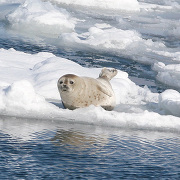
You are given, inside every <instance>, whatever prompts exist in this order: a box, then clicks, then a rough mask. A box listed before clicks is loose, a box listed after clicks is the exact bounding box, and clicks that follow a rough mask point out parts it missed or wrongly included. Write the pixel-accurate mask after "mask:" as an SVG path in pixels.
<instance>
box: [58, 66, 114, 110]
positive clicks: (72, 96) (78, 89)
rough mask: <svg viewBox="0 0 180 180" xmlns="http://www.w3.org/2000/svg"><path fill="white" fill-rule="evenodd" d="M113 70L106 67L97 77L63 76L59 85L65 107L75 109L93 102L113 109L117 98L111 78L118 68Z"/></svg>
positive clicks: (95, 104) (107, 108)
mask: <svg viewBox="0 0 180 180" xmlns="http://www.w3.org/2000/svg"><path fill="white" fill-rule="evenodd" d="M106 71H107V72H106ZM111 71H112V70H111ZM111 71H108V69H106V68H104V69H103V70H102V71H101V73H100V75H99V78H97V79H94V78H90V77H79V76H76V75H74V74H66V75H64V76H62V77H61V78H60V79H59V80H58V83H57V86H58V90H59V93H60V96H61V100H62V102H63V104H64V106H65V108H68V109H71V110H73V109H76V108H80V107H87V106H89V105H91V104H93V105H94V106H101V107H103V108H104V109H106V110H112V109H113V108H114V106H115V104H116V99H115V95H114V92H113V89H112V87H111V84H110V82H109V80H110V79H111V78H112V77H114V75H116V74H117V70H114V69H113V71H112V72H111Z"/></svg>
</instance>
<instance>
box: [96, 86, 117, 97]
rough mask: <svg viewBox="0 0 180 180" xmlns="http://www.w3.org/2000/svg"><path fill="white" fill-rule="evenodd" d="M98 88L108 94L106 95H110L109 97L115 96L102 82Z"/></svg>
mask: <svg viewBox="0 0 180 180" xmlns="http://www.w3.org/2000/svg"><path fill="white" fill-rule="evenodd" d="M97 89H98V90H99V91H101V92H102V93H104V94H106V95H107V96H109V97H112V96H113V94H112V92H111V91H109V90H108V89H107V87H106V86H104V85H102V84H101V85H98V86H97Z"/></svg>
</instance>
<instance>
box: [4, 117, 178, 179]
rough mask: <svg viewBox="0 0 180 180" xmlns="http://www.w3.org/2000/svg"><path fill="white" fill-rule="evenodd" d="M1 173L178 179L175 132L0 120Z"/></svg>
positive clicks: (17, 176) (16, 176)
mask: <svg viewBox="0 0 180 180" xmlns="http://www.w3.org/2000/svg"><path fill="white" fill-rule="evenodd" d="M0 144H1V146H0V174H2V176H1V178H3V179H8V178H9V177H11V178H12V179H72V178H74V179H77V178H80V179H103V178H104V179H122V178H127V179H139V178H156V179H158V178H160V177H163V178H165V179H168V178H173V179H174V178H178V177H179V168H180V167H179V164H180V136H179V134H178V133H170V132H157V131H154V132H153V131H140V130H128V129H116V128H108V127H98V126H91V125H81V124H76V123H73V124H72V123H71V124H70V123H65V122H64V123H62V122H59V121H52V120H35V119H19V118H14V117H9V118H7V117H6V118H5V117H1V118H0Z"/></svg>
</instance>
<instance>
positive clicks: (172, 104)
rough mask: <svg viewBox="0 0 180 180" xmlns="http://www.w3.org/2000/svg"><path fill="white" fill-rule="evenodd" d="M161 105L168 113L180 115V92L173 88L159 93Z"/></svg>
mask: <svg viewBox="0 0 180 180" xmlns="http://www.w3.org/2000/svg"><path fill="white" fill-rule="evenodd" d="M159 106H160V108H162V109H163V110H165V112H166V113H171V114H173V115H175V116H180V93H179V92H177V91H175V90H172V89H168V90H166V91H165V92H163V93H161V94H160V95H159Z"/></svg>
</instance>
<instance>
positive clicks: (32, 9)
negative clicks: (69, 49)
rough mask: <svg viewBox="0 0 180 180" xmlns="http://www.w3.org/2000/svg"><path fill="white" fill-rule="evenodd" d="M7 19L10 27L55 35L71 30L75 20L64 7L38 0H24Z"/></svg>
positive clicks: (31, 32) (33, 32) (32, 32)
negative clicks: (60, 7)
mask: <svg viewBox="0 0 180 180" xmlns="http://www.w3.org/2000/svg"><path fill="white" fill-rule="evenodd" d="M7 19H8V21H9V22H10V24H11V26H12V28H14V29H17V30H18V31H21V32H22V31H23V32H29V33H30V34H38V35H39V36H40V35H43V34H44V35H46V36H55V37H57V36H58V35H59V34H60V33H62V32H72V31H73V30H74V27H75V20H74V19H73V18H71V16H70V15H69V13H68V12H67V11H66V10H65V9H59V8H56V7H55V6H53V5H52V4H51V3H49V2H42V1H40V0H26V1H25V3H23V4H22V5H20V6H19V7H18V8H17V9H16V10H15V11H14V12H12V13H10V14H9V15H8V16H7Z"/></svg>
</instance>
